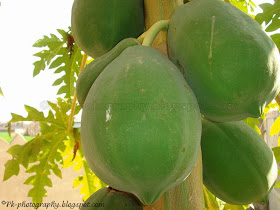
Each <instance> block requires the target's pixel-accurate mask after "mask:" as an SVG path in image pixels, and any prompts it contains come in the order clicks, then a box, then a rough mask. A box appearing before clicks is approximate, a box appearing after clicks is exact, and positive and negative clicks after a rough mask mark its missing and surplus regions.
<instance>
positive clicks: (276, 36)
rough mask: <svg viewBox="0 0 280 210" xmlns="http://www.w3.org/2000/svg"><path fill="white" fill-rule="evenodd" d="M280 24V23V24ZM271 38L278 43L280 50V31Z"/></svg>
mask: <svg viewBox="0 0 280 210" xmlns="http://www.w3.org/2000/svg"><path fill="white" fill-rule="evenodd" d="M279 26H280V24H279ZM270 37H271V39H272V40H273V41H274V43H275V44H276V46H277V48H278V49H279V51H280V33H278V34H273V35H271V36H270Z"/></svg>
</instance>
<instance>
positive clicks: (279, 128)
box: [270, 117, 280, 136]
mask: <svg viewBox="0 0 280 210" xmlns="http://www.w3.org/2000/svg"><path fill="white" fill-rule="evenodd" d="M279 132H280V117H277V119H276V120H275V122H274V123H273V124H272V126H271V129H270V135H271V136H273V135H276V134H278V133H279Z"/></svg>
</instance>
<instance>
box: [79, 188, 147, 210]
mask: <svg viewBox="0 0 280 210" xmlns="http://www.w3.org/2000/svg"><path fill="white" fill-rule="evenodd" d="M98 208H101V209H104V210H142V209H143V208H142V204H141V202H140V201H139V200H138V199H137V198H136V197H135V196H134V195H132V194H130V193H125V192H121V191H118V190H115V189H112V188H111V187H108V188H107V187H104V188H101V189H100V190H98V191H97V192H95V193H93V194H92V195H91V196H90V197H89V198H88V199H87V200H86V201H85V202H84V204H83V207H81V208H80V209H81V210H91V209H92V210H95V209H98Z"/></svg>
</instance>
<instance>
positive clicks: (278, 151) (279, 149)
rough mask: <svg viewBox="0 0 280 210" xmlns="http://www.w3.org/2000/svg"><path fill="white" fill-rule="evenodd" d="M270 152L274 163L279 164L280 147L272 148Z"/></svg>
mask: <svg viewBox="0 0 280 210" xmlns="http://www.w3.org/2000/svg"><path fill="white" fill-rule="evenodd" d="M272 151H273V153H274V156H275V159H276V162H277V163H279V162H280V147H274V148H272Z"/></svg>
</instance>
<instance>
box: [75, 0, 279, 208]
mask: <svg viewBox="0 0 280 210" xmlns="http://www.w3.org/2000/svg"><path fill="white" fill-rule="evenodd" d="M143 4H144V2H143V1H141V0H125V1H121V0H110V1H105V0H102V1H101V0H75V1H74V4H73V8H72V31H73V36H74V39H75V41H76V43H77V44H78V46H79V47H80V48H81V49H82V50H83V51H84V52H85V53H87V54H89V55H90V56H92V57H94V58H95V59H94V60H93V61H92V62H91V63H90V64H88V65H87V66H86V67H85V69H84V70H83V71H82V73H81V74H80V75H79V78H78V80H77V87H76V91H77V99H78V101H79V103H80V105H81V106H82V108H83V113H82V126H81V138H82V148H83V151H84V154H85V158H86V160H87V162H88V164H89V166H90V168H91V169H92V171H93V172H94V173H95V174H96V175H97V176H98V177H99V178H100V179H101V180H102V181H104V182H105V183H106V184H108V185H109V186H110V188H104V189H101V190H99V191H98V192H96V193H95V194H93V195H92V196H91V197H90V198H89V199H88V200H87V202H104V203H105V205H106V204H108V205H107V206H105V209H112V206H114V205H118V206H122V205H125V206H127V208H125V207H123V208H121V207H120V209H138V208H139V209H141V208H142V205H151V204H154V203H155V202H156V201H157V200H158V199H159V198H160V196H161V195H162V194H163V193H165V192H166V191H168V190H169V189H171V188H173V187H175V186H177V185H179V184H180V183H182V182H183V181H184V180H185V179H186V178H187V177H188V176H189V174H190V173H191V171H192V169H193V167H194V165H195V163H196V160H197V157H198V154H199V150H200V149H201V150H202V163H203V181H204V184H205V185H206V186H207V188H208V189H209V190H210V191H211V192H212V193H213V194H214V195H215V196H217V197H219V198H220V199H222V200H224V201H226V202H228V203H231V204H249V203H252V202H261V203H263V202H266V201H267V198H268V194H269V192H270V191H271V189H272V188H273V186H274V184H275V181H276V178H277V164H276V161H275V158H274V155H273V153H272V151H271V150H270V149H269V148H268V146H267V145H266V144H265V143H264V141H263V140H262V138H261V137H260V136H259V135H258V134H257V133H256V132H255V131H254V130H253V129H252V128H250V127H249V126H248V125H246V124H245V123H243V122H242V121H241V120H244V119H245V118H248V117H259V116H260V115H261V114H262V113H263V109H264V107H265V106H266V105H267V104H269V103H270V102H271V101H272V100H273V99H274V98H275V96H276V95H277V94H278V93H279V91H280V67H279V66H280V65H279V60H280V56H279V52H278V50H277V48H276V45H275V44H274V43H273V41H272V40H271V39H270V38H269V37H268V36H267V35H266V33H265V32H264V31H263V30H262V28H261V26H260V25H259V24H258V23H257V22H256V21H255V20H253V19H252V18H251V17H250V16H248V15H247V14H245V13H243V12H241V11H240V10H238V9H237V8H235V7H233V6H231V5H230V4H229V3H225V2H222V1H221V0H208V1H207V0H195V1H191V2H188V3H186V4H184V5H181V6H179V7H178V8H177V9H176V10H175V11H174V13H173V15H172V16H171V19H170V20H168V21H167V22H168V25H167V26H168V30H167V50H168V58H167V57H166V56H165V55H164V54H162V53H161V52H159V51H158V50H156V49H154V48H152V47H151V46H145V45H146V44H144V43H147V42H149V41H147V40H151V39H152V38H151V37H153V36H154V31H153V33H149V32H150V31H151V30H154V28H156V27H157V26H155V27H154V28H153V27H151V29H149V30H147V31H146V32H145V33H144V34H142V33H143V32H144V31H145V28H144V23H145V18H144V17H145V15H144V14H145V11H144V6H143ZM229 14H230V15H229ZM156 24H157V23H156ZM156 24H155V25H156ZM158 25H162V24H158ZM152 28H153V29H152ZM165 28H166V25H165ZM158 30H160V29H158ZM141 34H142V36H146V37H145V38H144V41H143V45H141V43H140V42H139V40H140V39H138V40H137V39H135V38H137V37H138V36H140V35H141ZM151 34H153V35H151ZM149 36H151V37H149ZM112 192H113V193H112ZM120 203H122V204H120ZM114 209H117V208H114Z"/></svg>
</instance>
